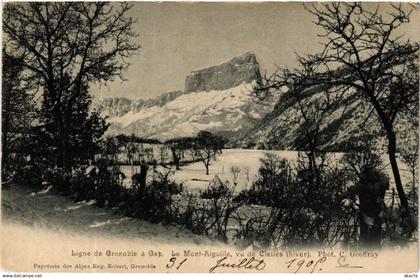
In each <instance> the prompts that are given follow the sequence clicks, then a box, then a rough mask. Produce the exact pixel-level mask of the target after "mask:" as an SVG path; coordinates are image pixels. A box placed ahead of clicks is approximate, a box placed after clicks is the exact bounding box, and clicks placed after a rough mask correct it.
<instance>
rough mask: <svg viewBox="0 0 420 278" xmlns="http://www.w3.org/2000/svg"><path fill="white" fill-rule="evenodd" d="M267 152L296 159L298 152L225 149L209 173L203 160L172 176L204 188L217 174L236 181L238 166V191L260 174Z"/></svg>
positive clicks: (194, 187) (193, 185) (213, 163)
mask: <svg viewBox="0 0 420 278" xmlns="http://www.w3.org/2000/svg"><path fill="white" fill-rule="evenodd" d="M265 153H273V154H276V155H278V156H279V157H281V158H285V159H288V160H296V158H297V153H296V152H293V151H261V150H246V149H228V150H223V153H222V154H221V155H218V156H217V158H216V160H215V161H212V162H211V164H210V167H209V175H206V168H205V166H204V164H203V163H202V162H196V163H192V164H189V165H185V166H183V167H182V168H181V170H180V171H176V172H175V174H174V175H173V176H172V177H171V178H172V179H173V180H175V181H178V182H183V183H184V184H185V185H186V186H187V187H188V188H189V189H200V190H204V189H206V188H207V186H208V184H209V182H210V181H211V180H212V179H213V178H214V177H215V176H216V175H217V176H218V177H219V178H220V179H221V180H223V181H228V182H229V183H230V184H233V182H234V175H233V173H232V170H231V169H232V166H235V167H238V168H239V169H240V172H239V174H238V177H237V180H236V182H237V186H236V188H235V191H236V192H239V191H242V190H244V189H249V187H250V186H251V184H252V183H253V181H255V179H256V176H257V174H258V169H259V167H260V165H261V161H260V160H261V159H262V158H263V157H264V154H265Z"/></svg>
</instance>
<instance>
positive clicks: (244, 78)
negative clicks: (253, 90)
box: [185, 52, 261, 93]
mask: <svg viewBox="0 0 420 278" xmlns="http://www.w3.org/2000/svg"><path fill="white" fill-rule="evenodd" d="M260 79H261V74H260V66H259V64H258V62H257V58H256V57H255V54H254V53H251V52H248V53H245V54H244V55H242V56H239V57H235V58H233V59H231V60H230V61H228V62H226V63H223V64H220V65H217V66H213V67H209V68H205V69H201V70H196V71H193V72H191V73H190V74H189V75H188V76H187V78H186V80H185V92H186V93H188V92H199V91H211V90H226V89H229V88H233V87H236V86H238V85H240V84H242V83H251V82H252V81H255V80H257V81H259V80H260Z"/></svg>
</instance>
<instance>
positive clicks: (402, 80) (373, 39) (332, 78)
mask: <svg viewBox="0 0 420 278" xmlns="http://www.w3.org/2000/svg"><path fill="white" fill-rule="evenodd" d="M381 5H382V4H381ZM387 7H388V8H389V9H388V12H387V13H386V14H385V13H383V14H382V13H380V11H379V10H380V6H379V5H378V6H377V8H376V9H370V8H366V7H365V6H364V5H362V4H360V3H338V2H336V3H328V4H312V5H310V6H308V7H306V9H307V10H308V11H309V12H310V13H311V14H312V15H313V16H314V17H315V20H314V23H315V24H316V25H317V26H318V27H319V28H320V29H321V30H322V32H321V33H319V34H318V36H319V37H320V39H321V41H322V44H323V46H324V48H323V50H322V51H321V52H320V53H318V54H312V55H307V56H305V57H303V56H299V57H298V60H299V64H300V65H301V66H303V68H304V69H303V70H301V69H297V70H294V71H289V70H284V71H282V72H281V73H280V74H277V73H275V74H273V75H272V76H271V77H268V78H267V79H268V81H267V82H266V84H265V85H264V86H263V87H264V88H265V89H266V90H265V91H269V90H271V89H276V90H278V89H280V88H281V87H283V86H288V87H292V88H294V87H295V85H296V81H298V82H297V84H299V86H306V87H312V86H321V85H322V86H326V87H330V88H332V87H334V88H335V90H336V92H337V93H339V94H341V95H342V96H343V97H344V98H345V100H343V101H345V102H347V103H351V102H354V101H363V102H364V103H366V104H368V105H369V106H370V107H371V109H372V113H369V116H370V115H372V114H374V115H376V117H377V119H378V122H379V123H380V125H381V126H382V129H383V131H384V133H385V135H386V138H387V141H388V155H389V160H390V163H391V167H392V172H393V176H394V181H395V186H396V188H397V192H398V196H399V198H400V201H401V214H402V217H403V218H404V219H409V210H408V202H407V196H406V194H405V192H404V188H403V185H402V182H401V177H400V172H399V169H398V163H397V159H396V152H397V139H396V133H395V121H396V119H397V118H398V117H401V116H402V115H404V114H406V115H410V117H417V110H418V108H417V107H418V80H419V77H418V64H417V60H418V49H419V45H418V44H417V43H411V42H410V41H403V40H402V35H401V32H399V30H398V29H399V27H400V26H401V25H403V24H404V23H407V22H409V17H410V14H411V11H412V10H406V9H405V8H404V7H403V5H402V4H400V5H394V4H389V5H388V6H387ZM369 116H368V117H369ZM407 228H408V229H411V230H412V228H413V227H407Z"/></svg>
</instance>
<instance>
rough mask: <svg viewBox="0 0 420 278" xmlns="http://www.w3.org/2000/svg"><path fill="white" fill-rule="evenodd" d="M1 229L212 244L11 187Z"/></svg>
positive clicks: (5, 199) (186, 233)
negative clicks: (20, 227)
mask: <svg viewBox="0 0 420 278" xmlns="http://www.w3.org/2000/svg"><path fill="white" fill-rule="evenodd" d="M1 199H2V225H5V224H6V225H7V224H8V223H9V224H19V225H21V224H23V225H24V226H29V227H34V228H41V229H45V230H48V231H51V232H58V233H65V234H69V235H78V234H82V235H87V236H92V237H97V236H101V237H105V238H121V239H125V240H127V239H128V240H131V239H141V240H144V241H147V242H150V243H153V242H155V243H157V242H159V243H164V244H179V243H189V244H194V243H195V244H211V241H210V240H209V239H207V238H206V237H204V236H197V235H193V234H192V233H191V232H189V231H187V230H180V229H179V228H177V227H172V226H162V225H160V224H152V223H149V222H146V221H142V220H139V219H133V218H128V217H124V216H123V215H121V214H119V213H117V212H115V211H114V210H111V209H101V208H98V207H95V206H94V205H93V203H89V202H80V203H73V202H72V201H71V200H69V199H67V198H65V197H63V196H57V195H52V194H50V193H48V192H47V193H45V192H37V193H35V192H32V191H29V190H27V189H21V188H18V187H12V188H11V189H2V196H1Z"/></svg>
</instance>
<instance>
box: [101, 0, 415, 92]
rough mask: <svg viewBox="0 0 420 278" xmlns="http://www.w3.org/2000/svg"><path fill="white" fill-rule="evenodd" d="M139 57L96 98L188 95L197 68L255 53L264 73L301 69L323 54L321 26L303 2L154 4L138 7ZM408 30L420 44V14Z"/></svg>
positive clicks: (134, 14) (135, 57)
mask: <svg viewBox="0 0 420 278" xmlns="http://www.w3.org/2000/svg"><path fill="white" fill-rule="evenodd" d="M131 15H132V16H133V17H135V18H137V20H138V22H137V24H136V25H135V30H136V31H137V32H138V33H139V35H140V36H139V37H138V43H139V44H140V45H141V46H142V48H141V49H140V51H139V53H138V54H137V55H135V56H133V57H131V59H130V62H131V65H130V67H129V69H128V71H127V72H126V73H125V74H124V75H125V78H126V79H128V81H125V82H121V81H120V80H116V81H114V82H112V83H108V85H107V86H106V87H102V88H95V89H94V91H96V92H95V95H102V96H103V97H109V96H121V97H122V96H124V97H128V98H132V99H137V98H143V99H147V98H152V97H156V96H158V95H160V94H162V93H165V92H169V91H175V90H183V89H184V82H185V77H186V75H187V74H188V73H189V72H191V71H192V70H194V69H199V68H205V67H209V66H212V65H215V64H219V63H222V62H225V61H227V60H229V59H230V58H233V57H235V56H239V55H242V54H244V53H245V52H248V51H252V52H254V53H255V54H256V56H257V60H258V61H259V63H260V66H261V69H262V73H263V72H264V70H265V69H266V70H267V71H268V72H271V71H272V70H273V69H274V64H277V65H278V66H281V67H285V66H287V67H293V66H294V65H295V60H296V59H295V57H296V56H295V52H298V53H299V54H305V53H313V52H314V51H317V50H319V49H320V46H319V39H318V38H317V36H316V32H317V31H318V29H316V26H315V25H314V24H313V23H312V22H311V20H312V17H311V16H310V15H309V13H307V12H306V11H304V9H303V6H302V4H301V3H291V2H288V3H287V2H286V3H285V2H283V3H279V2H277V3H179V2H178V3H174V2H166V3H148V2H136V3H135V4H134V7H133V9H132V10H131ZM411 21H412V22H411V23H410V24H409V25H407V27H406V28H405V32H406V34H407V38H410V39H412V40H416V41H420V34H419V33H420V32H419V29H418V27H417V30H415V28H413V27H414V26H420V16H419V9H418V8H417V11H416V12H415V13H413V16H412V19H411Z"/></svg>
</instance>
